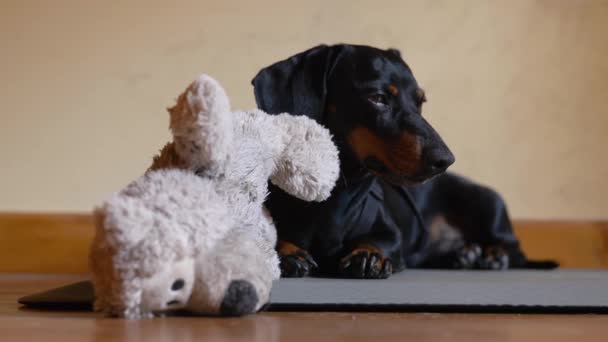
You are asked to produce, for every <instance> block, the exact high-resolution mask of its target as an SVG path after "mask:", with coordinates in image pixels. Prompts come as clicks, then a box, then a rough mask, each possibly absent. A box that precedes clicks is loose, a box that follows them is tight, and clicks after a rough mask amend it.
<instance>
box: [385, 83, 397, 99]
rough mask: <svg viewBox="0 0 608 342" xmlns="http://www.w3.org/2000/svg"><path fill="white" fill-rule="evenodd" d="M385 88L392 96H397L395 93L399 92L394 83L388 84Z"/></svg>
mask: <svg viewBox="0 0 608 342" xmlns="http://www.w3.org/2000/svg"><path fill="white" fill-rule="evenodd" d="M386 89H387V90H388V92H389V93H390V94H391V95H393V96H397V94H399V88H397V86H395V85H394V84H389V85H388V87H386Z"/></svg>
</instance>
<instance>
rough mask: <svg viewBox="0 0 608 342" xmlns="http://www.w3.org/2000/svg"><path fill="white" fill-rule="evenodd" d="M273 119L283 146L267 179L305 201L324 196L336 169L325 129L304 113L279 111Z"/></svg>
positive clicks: (333, 150) (336, 161) (334, 152)
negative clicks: (290, 113)
mask: <svg viewBox="0 0 608 342" xmlns="http://www.w3.org/2000/svg"><path fill="white" fill-rule="evenodd" d="M274 120H275V126H276V127H277V131H278V132H279V134H282V143H283V146H282V147H283V148H282V151H281V153H280V156H279V158H278V159H277V163H276V169H275V171H274V173H273V174H272V176H271V178H270V180H271V182H272V183H273V184H275V185H276V186H278V187H280V188H281V189H283V190H285V191H286V192H288V193H289V194H291V195H293V196H295V197H297V198H300V199H302V200H305V201H323V200H325V199H327V197H329V195H330V194H331V190H332V189H333V187H334V185H335V182H336V180H337V179H338V175H339V172H340V165H339V158H338V150H337V148H336V146H335V144H334V143H333V141H332V137H331V134H330V133H329V131H328V130H327V129H326V128H324V127H322V126H321V125H319V124H317V123H316V122H315V121H314V120H312V119H309V118H307V117H304V116H293V115H289V114H280V115H277V116H275V117H274Z"/></svg>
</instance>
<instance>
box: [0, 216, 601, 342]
mask: <svg viewBox="0 0 608 342" xmlns="http://www.w3.org/2000/svg"><path fill="white" fill-rule="evenodd" d="M515 229H516V231H517V234H518V236H519V237H520V239H521V241H522V246H523V249H524V250H525V251H526V253H527V254H528V255H529V256H531V257H535V258H554V259H557V260H558V261H560V262H561V263H562V265H564V266H567V267H584V268H608V224H607V223H606V222H535V221H519V222H516V225H515ZM92 233H93V229H92V221H91V218H90V216H89V215H71V214H68V215H58V214H53V215H47V214H36V215H30V214H0V341H2V342H4V341H28V340H31V341H45V342H51V341H62V342H68V341H118V340H126V339H130V340H142V341H171V340H176V341H220V342H221V341H264V342H273V341H282V340H285V341H290V342H298V341H313V342H317V341H329V340H332V341H375V342H386V341H408V340H412V341H415V342H426V341H433V342H436V341H466V342H472V341H483V342H490V341H492V342H494V341H551V342H557V341H575V342H591V341H602V342H605V341H608V315H530V314H526V315H513V314H502V315H488V314H424V313H418V314H397V313H320V312H319V313H296V312H282V313H261V314H257V315H254V316H249V317H245V318H235V319H220V318H201V317H171V318H163V319H155V320H146V321H126V320H121V319H109V318H104V317H102V316H101V315H99V314H95V313H91V312H73V311H72V312H49V311H39V310H31V309H26V308H21V307H20V306H19V304H17V298H19V297H20V296H22V295H25V294H30V293H33V292H37V291H41V290H46V289H49V288H52V287H55V286H60V285H64V284H67V283H70V282H73V281H76V280H80V279H83V278H85V277H86V276H85V275H81V274H82V273H84V272H86V271H87V262H86V260H87V250H88V245H89V243H90V240H91V238H92ZM1 272H5V273H1ZM8 272H46V273H8ZM52 272H68V273H61V274H59V273H52ZM70 272H71V273H70ZM79 273H80V274H79ZM606 293H607V295H608V289H607V292H606Z"/></svg>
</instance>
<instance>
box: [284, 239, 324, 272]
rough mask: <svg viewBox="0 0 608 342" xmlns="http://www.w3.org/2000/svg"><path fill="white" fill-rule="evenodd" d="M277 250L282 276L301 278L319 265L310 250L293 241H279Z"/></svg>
mask: <svg viewBox="0 0 608 342" xmlns="http://www.w3.org/2000/svg"><path fill="white" fill-rule="evenodd" d="M277 252H278V254H279V261H280V264H279V265H280V267H281V277H284V278H300V277H306V276H308V275H310V273H311V271H312V270H313V269H315V268H318V267H319V266H318V265H317V263H316V262H315V260H314V259H313V258H312V257H311V256H310V254H308V252H307V251H306V250H304V249H302V248H300V247H298V246H296V245H294V244H293V243H291V242H287V241H279V242H278V244H277Z"/></svg>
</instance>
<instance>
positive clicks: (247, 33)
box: [0, 0, 608, 219]
mask: <svg viewBox="0 0 608 342" xmlns="http://www.w3.org/2000/svg"><path fill="white" fill-rule="evenodd" d="M342 41H344V42H352V43H363V44H370V45H377V46H379V47H397V48H399V49H401V50H402V52H403V55H404V56H405V58H406V60H407V61H408V62H409V64H410V65H411V66H412V67H413V69H414V71H415V74H416V76H417V78H418V80H419V81H420V83H421V84H422V85H423V86H424V87H425V89H426V90H427V94H428V97H429V101H430V102H429V103H428V106H426V108H425V112H426V113H425V115H427V117H428V118H429V120H430V121H431V122H432V123H433V124H434V125H435V126H436V128H437V129H438V130H439V131H440V132H441V133H442V135H443V136H444V138H445V140H446V141H447V142H448V144H449V145H450V146H451V148H452V150H453V151H454V152H455V154H456V156H457V160H458V161H457V163H456V164H455V166H454V167H453V170H455V171H458V172H461V173H464V174H466V175H468V176H470V177H473V178H475V179H477V180H479V181H481V182H483V183H487V184H491V185H492V186H494V187H495V188H497V189H498V190H499V191H501V192H502V193H503V194H504V196H505V197H506V199H507V200H508V203H509V205H510V208H511V211H512V213H513V215H514V216H515V217H518V218H604V219H606V218H608V197H607V194H608V181H607V180H606V177H608V160H607V159H608V158H607V157H608V154H607V153H606V147H607V145H608V2H607V1H582V0H581V1H569V0H563V1H557V0H556V1H531V0H524V1H507V0H504V1H422V0H421V1H403V0H395V1H381V2H379V1H352V0H344V1H327V0H325V1H322V0H307V1H301V0H299V1H269V0H266V1H260V0H258V1H242V2H240V3H238V2H235V1H220V0H216V1H203V0H197V1H118V0H112V1H109V0H104V1H101V0H99V1H76V0H75V1H69V0H55V1H50V0H49V1H23V0H9V1H7V0H3V1H2V3H1V4H0V44H2V45H1V52H0V87H1V88H0V90H1V91H0V104H1V108H0V124H1V126H0V155H1V156H2V162H0V211H7V210H8V211H12V210H18V211H85V210H89V209H90V208H91V207H92V206H93V205H94V204H95V203H96V202H98V201H99V200H100V199H101V198H103V197H104V196H105V195H107V194H108V193H109V192H111V191H113V190H116V189H118V188H119V187H121V186H123V185H124V184H125V183H126V182H128V181H129V180H131V179H133V178H134V177H136V176H138V175H139V174H140V173H141V172H142V171H143V170H144V169H145V168H146V166H147V165H148V163H149V162H150V158H151V156H152V154H154V153H155V151H156V150H157V149H158V148H160V147H161V145H162V144H163V142H164V141H166V140H167V138H168V131H167V121H168V120H167V119H168V117H167V114H166V112H165V111H164V108H165V107H166V106H168V105H170V104H171V103H172V101H173V99H174V97H175V96H176V95H177V94H178V92H180V91H181V90H182V89H183V88H184V87H185V85H186V84H187V83H188V82H189V81H190V80H191V79H193V78H194V77H195V76H196V75H197V74H198V73H200V72H203V71H204V72H208V73H210V74H212V75H214V76H215V77H216V78H218V79H219V80H220V81H221V82H222V83H223V84H224V85H225V87H226V88H227V90H228V92H229V94H230V95H231V97H232V101H233V104H234V105H235V107H240V108H247V107H252V106H253V105H254V100H253V95H252V89H251V86H250V84H249V81H250V79H251V78H252V76H253V75H254V74H255V73H256V72H257V70H258V69H259V68H260V67H262V66H265V65H267V64H269V63H271V62H274V61H276V60H278V59H282V58H284V57H287V56H288V55H291V54H293V53H295V52H299V51H301V50H303V49H306V48H308V47H310V46H312V45H315V44H318V43H321V42H326V43H335V42H342Z"/></svg>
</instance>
